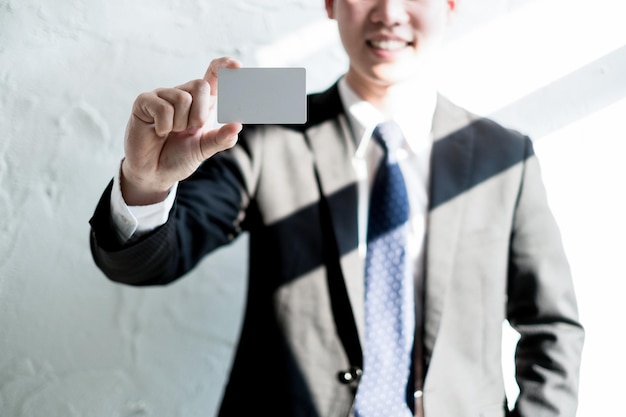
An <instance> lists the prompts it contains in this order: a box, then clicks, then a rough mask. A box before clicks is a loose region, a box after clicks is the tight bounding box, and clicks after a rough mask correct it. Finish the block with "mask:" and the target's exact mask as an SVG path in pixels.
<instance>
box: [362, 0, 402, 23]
mask: <svg viewBox="0 0 626 417" xmlns="http://www.w3.org/2000/svg"><path fill="white" fill-rule="evenodd" d="M406 2H407V0H378V1H377V2H376V5H375V7H374V9H373V10H372V13H371V15H370V17H371V19H372V22H374V23H382V24H384V25H385V26H396V25H399V24H404V23H407V22H408V21H409V13H408V11H407V4H406Z"/></svg>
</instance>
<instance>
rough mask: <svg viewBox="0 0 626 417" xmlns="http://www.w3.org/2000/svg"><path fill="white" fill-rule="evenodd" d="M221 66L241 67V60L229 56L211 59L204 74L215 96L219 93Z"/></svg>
mask: <svg viewBox="0 0 626 417" xmlns="http://www.w3.org/2000/svg"><path fill="white" fill-rule="evenodd" d="M220 68H241V62H239V61H237V60H236V59H234V58H230V57H227V56H225V57H222V58H217V59H214V60H213V61H211V63H210V64H209V68H207V70H206V72H205V74H204V79H205V80H206V81H207V82H208V83H209V85H210V86H211V95H213V96H215V95H217V73H218V71H219V69H220Z"/></svg>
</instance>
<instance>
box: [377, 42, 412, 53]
mask: <svg viewBox="0 0 626 417" xmlns="http://www.w3.org/2000/svg"><path fill="white" fill-rule="evenodd" d="M370 43H371V45H372V46H373V47H374V48H377V49H384V50H387V51H396V50H398V49H402V48H404V47H405V46H406V45H407V43H406V42H403V41H371V42H370Z"/></svg>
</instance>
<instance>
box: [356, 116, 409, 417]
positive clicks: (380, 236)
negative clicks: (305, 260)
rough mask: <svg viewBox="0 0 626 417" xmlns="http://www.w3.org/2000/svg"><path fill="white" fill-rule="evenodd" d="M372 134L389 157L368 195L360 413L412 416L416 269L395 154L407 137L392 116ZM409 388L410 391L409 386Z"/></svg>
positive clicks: (361, 415)
mask: <svg viewBox="0 0 626 417" xmlns="http://www.w3.org/2000/svg"><path fill="white" fill-rule="evenodd" d="M373 138H374V139H375V140H376V141H377V142H378V143H379V144H380V145H381V146H382V147H383V149H384V151H385V158H384V159H383V160H382V161H381V164H380V166H379V167H378V170H377V172H376V176H375V178H374V183H373V186H372V191H371V195H370V207H369V220H368V231H367V256H366V261H365V345H364V349H363V361H364V363H363V376H362V378H361V382H360V384H359V388H358V391H357V395H356V401H355V415H356V416H357V417H410V416H412V415H413V413H412V411H411V409H410V407H409V405H408V403H407V398H408V395H407V392H411V394H412V390H410V389H409V387H408V386H407V385H408V382H409V376H410V373H411V372H410V370H411V363H412V360H411V356H412V348H413V337H414V332H415V301H414V290H413V286H414V284H413V274H412V272H411V268H410V264H409V262H408V261H409V259H408V258H407V254H406V243H407V235H408V219H409V203H408V198H407V191H406V186H405V183H404V178H403V176H402V172H401V171H400V167H399V165H398V162H397V159H396V153H397V152H396V151H397V150H398V148H399V147H400V146H401V145H402V143H403V142H404V137H403V135H402V132H401V131H400V128H399V126H398V125H397V124H395V123H394V122H385V123H383V124H380V125H378V126H377V127H376V129H375V130H374V133H373ZM407 390H409V391H407Z"/></svg>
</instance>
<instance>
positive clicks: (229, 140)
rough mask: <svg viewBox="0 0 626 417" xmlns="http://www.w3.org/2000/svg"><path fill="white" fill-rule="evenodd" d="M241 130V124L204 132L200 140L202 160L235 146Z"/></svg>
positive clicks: (228, 124) (229, 124)
mask: <svg viewBox="0 0 626 417" xmlns="http://www.w3.org/2000/svg"><path fill="white" fill-rule="evenodd" d="M242 128H243V125H242V124H241V123H227V124H225V125H223V126H221V127H220V128H219V129H214V130H211V131H209V132H206V133H205V134H204V135H203V136H202V138H201V139H200V149H201V152H202V158H204V159H208V158H210V157H212V156H213V155H215V154H216V153H218V152H221V151H224V150H226V149H230V148H232V147H233V146H235V144H236V143H237V140H239V136H238V135H239V132H241V129H242Z"/></svg>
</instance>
